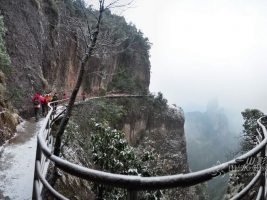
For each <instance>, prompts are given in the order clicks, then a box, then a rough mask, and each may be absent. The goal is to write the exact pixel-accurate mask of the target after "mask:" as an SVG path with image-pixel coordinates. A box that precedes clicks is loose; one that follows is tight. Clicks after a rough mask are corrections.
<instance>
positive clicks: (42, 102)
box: [39, 95, 45, 116]
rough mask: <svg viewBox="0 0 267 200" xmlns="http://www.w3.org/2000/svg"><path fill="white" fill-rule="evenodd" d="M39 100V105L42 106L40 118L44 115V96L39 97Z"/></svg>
mask: <svg viewBox="0 0 267 200" xmlns="http://www.w3.org/2000/svg"><path fill="white" fill-rule="evenodd" d="M39 99H40V101H41V105H42V116H44V115H45V114H44V113H45V98H44V95H40V96H39Z"/></svg>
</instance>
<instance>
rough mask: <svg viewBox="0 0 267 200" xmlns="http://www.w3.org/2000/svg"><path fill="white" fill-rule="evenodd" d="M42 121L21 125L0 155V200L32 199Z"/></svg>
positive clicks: (29, 121)
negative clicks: (39, 131) (38, 136)
mask: <svg viewBox="0 0 267 200" xmlns="http://www.w3.org/2000/svg"><path fill="white" fill-rule="evenodd" d="M43 120H44V118H40V119H39V121H38V122H35V119H34V118H32V119H30V120H28V121H25V122H23V123H21V124H20V125H19V126H18V127H17V134H16V136H15V137H13V138H12V139H11V140H10V141H9V143H8V144H6V146H5V148H4V150H3V152H2V153H1V154H0V200H2V199H5V200H28V199H29V200H30V199H32V187H33V177H34V164H35V162H34V161H35V156H36V146H37V132H38V130H39V129H40V128H41V125H42V121H43Z"/></svg>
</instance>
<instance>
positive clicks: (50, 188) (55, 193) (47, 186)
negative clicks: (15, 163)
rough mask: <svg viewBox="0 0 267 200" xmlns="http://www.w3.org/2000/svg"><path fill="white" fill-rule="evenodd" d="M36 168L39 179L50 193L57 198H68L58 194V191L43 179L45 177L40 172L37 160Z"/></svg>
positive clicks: (64, 199)
mask: <svg viewBox="0 0 267 200" xmlns="http://www.w3.org/2000/svg"><path fill="white" fill-rule="evenodd" d="M36 169H37V173H38V176H39V178H40V180H41V182H42V183H43V184H44V186H45V187H46V188H47V189H48V190H49V191H50V192H51V193H52V195H53V196H54V197H57V198H58V199H62V200H68V198H66V197H64V196H63V195H62V194H60V193H59V192H57V191H56V190H55V189H54V188H52V186H51V185H50V184H49V183H48V182H47V180H46V179H45V177H44V176H43V175H42V172H41V164H40V161H37V163H36Z"/></svg>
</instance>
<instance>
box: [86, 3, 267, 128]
mask: <svg viewBox="0 0 267 200" xmlns="http://www.w3.org/2000/svg"><path fill="white" fill-rule="evenodd" d="M93 2H94V1H90V2H89V4H92V3H93ZM266 13H267V2H266V1H263V0H258V1H249V0H236V1H232V0H217V1H213V0H203V1H199V0H186V1H185V0H183V1H182V0H168V1H166V0H164V1H163V0H156V1H155V0H137V1H136V3H135V5H134V8H131V9H128V10H126V11H124V12H123V13H122V15H124V16H125V19H126V20H127V21H128V22H132V23H133V24H135V25H136V27H137V28H138V29H140V30H141V31H142V32H143V33H144V36H146V37H148V38H149V41H150V42H151V43H153V45H152V48H151V51H150V55H151V57H150V61H151V71H152V72H151V83H150V91H151V92H158V91H161V92H162V93H163V94H164V96H165V98H166V99H168V102H169V103H170V104H174V103H175V104H176V105H177V106H179V107H182V108H183V110H184V112H190V111H201V112H205V110H206V105H207V103H208V101H209V100H210V99H212V98H217V99H218V101H219V104H220V106H222V107H223V108H224V109H225V111H226V113H228V114H229V115H231V116H229V119H230V121H232V122H234V123H239V122H238V121H239V120H241V119H242V117H241V114H240V113H241V111H243V110H244V109H246V108H250V109H253V108H256V109H259V110H261V111H263V112H264V113H267V92H266V84H265V82H266V77H267V67H266V66H267V59H266V55H267V37H266V35H267V26H266V24H267V14H266Z"/></svg>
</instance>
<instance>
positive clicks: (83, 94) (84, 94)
mask: <svg viewBox="0 0 267 200" xmlns="http://www.w3.org/2000/svg"><path fill="white" fill-rule="evenodd" d="M82 96H83V101H84V100H85V97H86V93H85V92H83V93H82Z"/></svg>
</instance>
